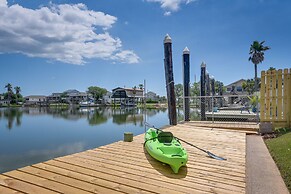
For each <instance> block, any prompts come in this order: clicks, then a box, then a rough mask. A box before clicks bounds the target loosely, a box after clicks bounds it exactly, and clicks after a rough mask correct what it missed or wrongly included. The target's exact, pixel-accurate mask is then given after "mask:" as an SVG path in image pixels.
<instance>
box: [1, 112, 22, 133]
mask: <svg viewBox="0 0 291 194" xmlns="http://www.w3.org/2000/svg"><path fill="white" fill-rule="evenodd" d="M22 115H23V112H22V111H19V109H17V108H9V109H2V110H0V119H5V120H7V125H6V128H7V129H9V130H11V129H12V128H13V126H14V125H16V126H20V125H21V118H22Z"/></svg>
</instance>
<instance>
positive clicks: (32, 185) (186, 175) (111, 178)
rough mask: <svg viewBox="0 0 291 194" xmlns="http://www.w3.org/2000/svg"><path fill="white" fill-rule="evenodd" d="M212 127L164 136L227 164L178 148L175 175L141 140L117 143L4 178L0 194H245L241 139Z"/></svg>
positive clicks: (179, 128) (176, 129)
mask: <svg viewBox="0 0 291 194" xmlns="http://www.w3.org/2000/svg"><path fill="white" fill-rule="evenodd" d="M203 125H205V123H203ZM212 126H213V125H208V127H207V126H197V123H193V122H187V123H183V124H178V125H176V126H169V127H167V128H166V129H164V130H166V131H171V132H173V134H174V136H177V137H179V138H181V139H183V140H185V141H188V142H190V143H192V144H194V145H196V146H198V147H200V148H202V149H205V150H208V151H210V152H212V153H214V154H216V155H218V156H222V157H225V158H227V160H226V161H218V160H215V159H213V158H210V157H209V156H208V155H207V154H206V153H203V152H201V151H199V150H197V149H196V148H193V147H191V146H189V145H187V144H185V143H182V144H183V146H184V147H185V149H186V150H187V152H188V155H189V159H188V163H187V166H186V167H182V168H181V169H180V171H179V174H174V173H173V172H172V170H171V168H170V167H169V166H168V165H165V164H163V163H161V162H159V161H156V160H155V159H153V158H152V157H151V156H150V155H149V154H148V153H147V152H146V150H145V149H144V146H143V142H144V135H138V136H135V137H134V141H133V142H122V141H119V142H116V143H113V144H109V145H105V146H101V147H99V148H96V149H93V150H88V151H85V152H81V153H76V154H72V155H68V156H64V157H60V158H55V159H53V160H50V161H46V162H44V163H39V164H35V165H32V166H29V167H24V168H21V169H18V170H15V171H11V172H7V173H4V174H2V175H0V193H8V194H9V193H169V194H171V193H226V194H228V193H229V194H230V193H245V187H246V183H245V179H246V174H245V168H246V161H245V157H246V133H244V132H242V131H240V132H237V131H234V130H229V129H224V128H223V127H225V128H231V124H229V123H228V124H224V125H220V128H212ZM233 126H235V127H233V128H234V129H235V128H236V127H237V124H235V123H234V125H233ZM244 127H245V128H246V129H247V128H249V129H250V130H253V129H255V128H256V127H257V126H256V125H253V124H252V125H251V124H250V125H245V126H244Z"/></svg>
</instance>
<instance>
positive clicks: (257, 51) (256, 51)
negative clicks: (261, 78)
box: [249, 41, 270, 91]
mask: <svg viewBox="0 0 291 194" xmlns="http://www.w3.org/2000/svg"><path fill="white" fill-rule="evenodd" d="M264 43H265V41H262V42H259V41H254V42H253V44H252V45H251V47H250V53H249V54H250V57H249V61H252V62H253V64H254V65H255V91H257V88H258V76H257V65H258V64H259V63H262V62H263V61H264V51H266V50H269V49H270V47H268V46H264V45H263V44H264Z"/></svg>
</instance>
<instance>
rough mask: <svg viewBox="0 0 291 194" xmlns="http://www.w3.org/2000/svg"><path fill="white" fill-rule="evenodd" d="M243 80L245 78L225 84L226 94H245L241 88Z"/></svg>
mask: <svg viewBox="0 0 291 194" xmlns="http://www.w3.org/2000/svg"><path fill="white" fill-rule="evenodd" d="M244 82H246V80H245V79H240V80H237V81H235V82H233V83H231V84H228V85H227V86H225V88H226V94H236V95H240V94H246V93H245V92H244V90H243V88H242V84H243V83H244Z"/></svg>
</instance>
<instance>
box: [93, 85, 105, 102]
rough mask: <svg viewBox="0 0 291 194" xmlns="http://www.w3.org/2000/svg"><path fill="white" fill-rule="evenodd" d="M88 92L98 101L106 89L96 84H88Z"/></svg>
mask: <svg viewBox="0 0 291 194" xmlns="http://www.w3.org/2000/svg"><path fill="white" fill-rule="evenodd" d="M88 93H90V94H92V95H93V98H94V99H95V101H98V100H99V99H100V98H102V97H103V96H104V95H105V94H106V93H107V90H106V89H105V88H100V87H98V86H90V87H89V88H88Z"/></svg>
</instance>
